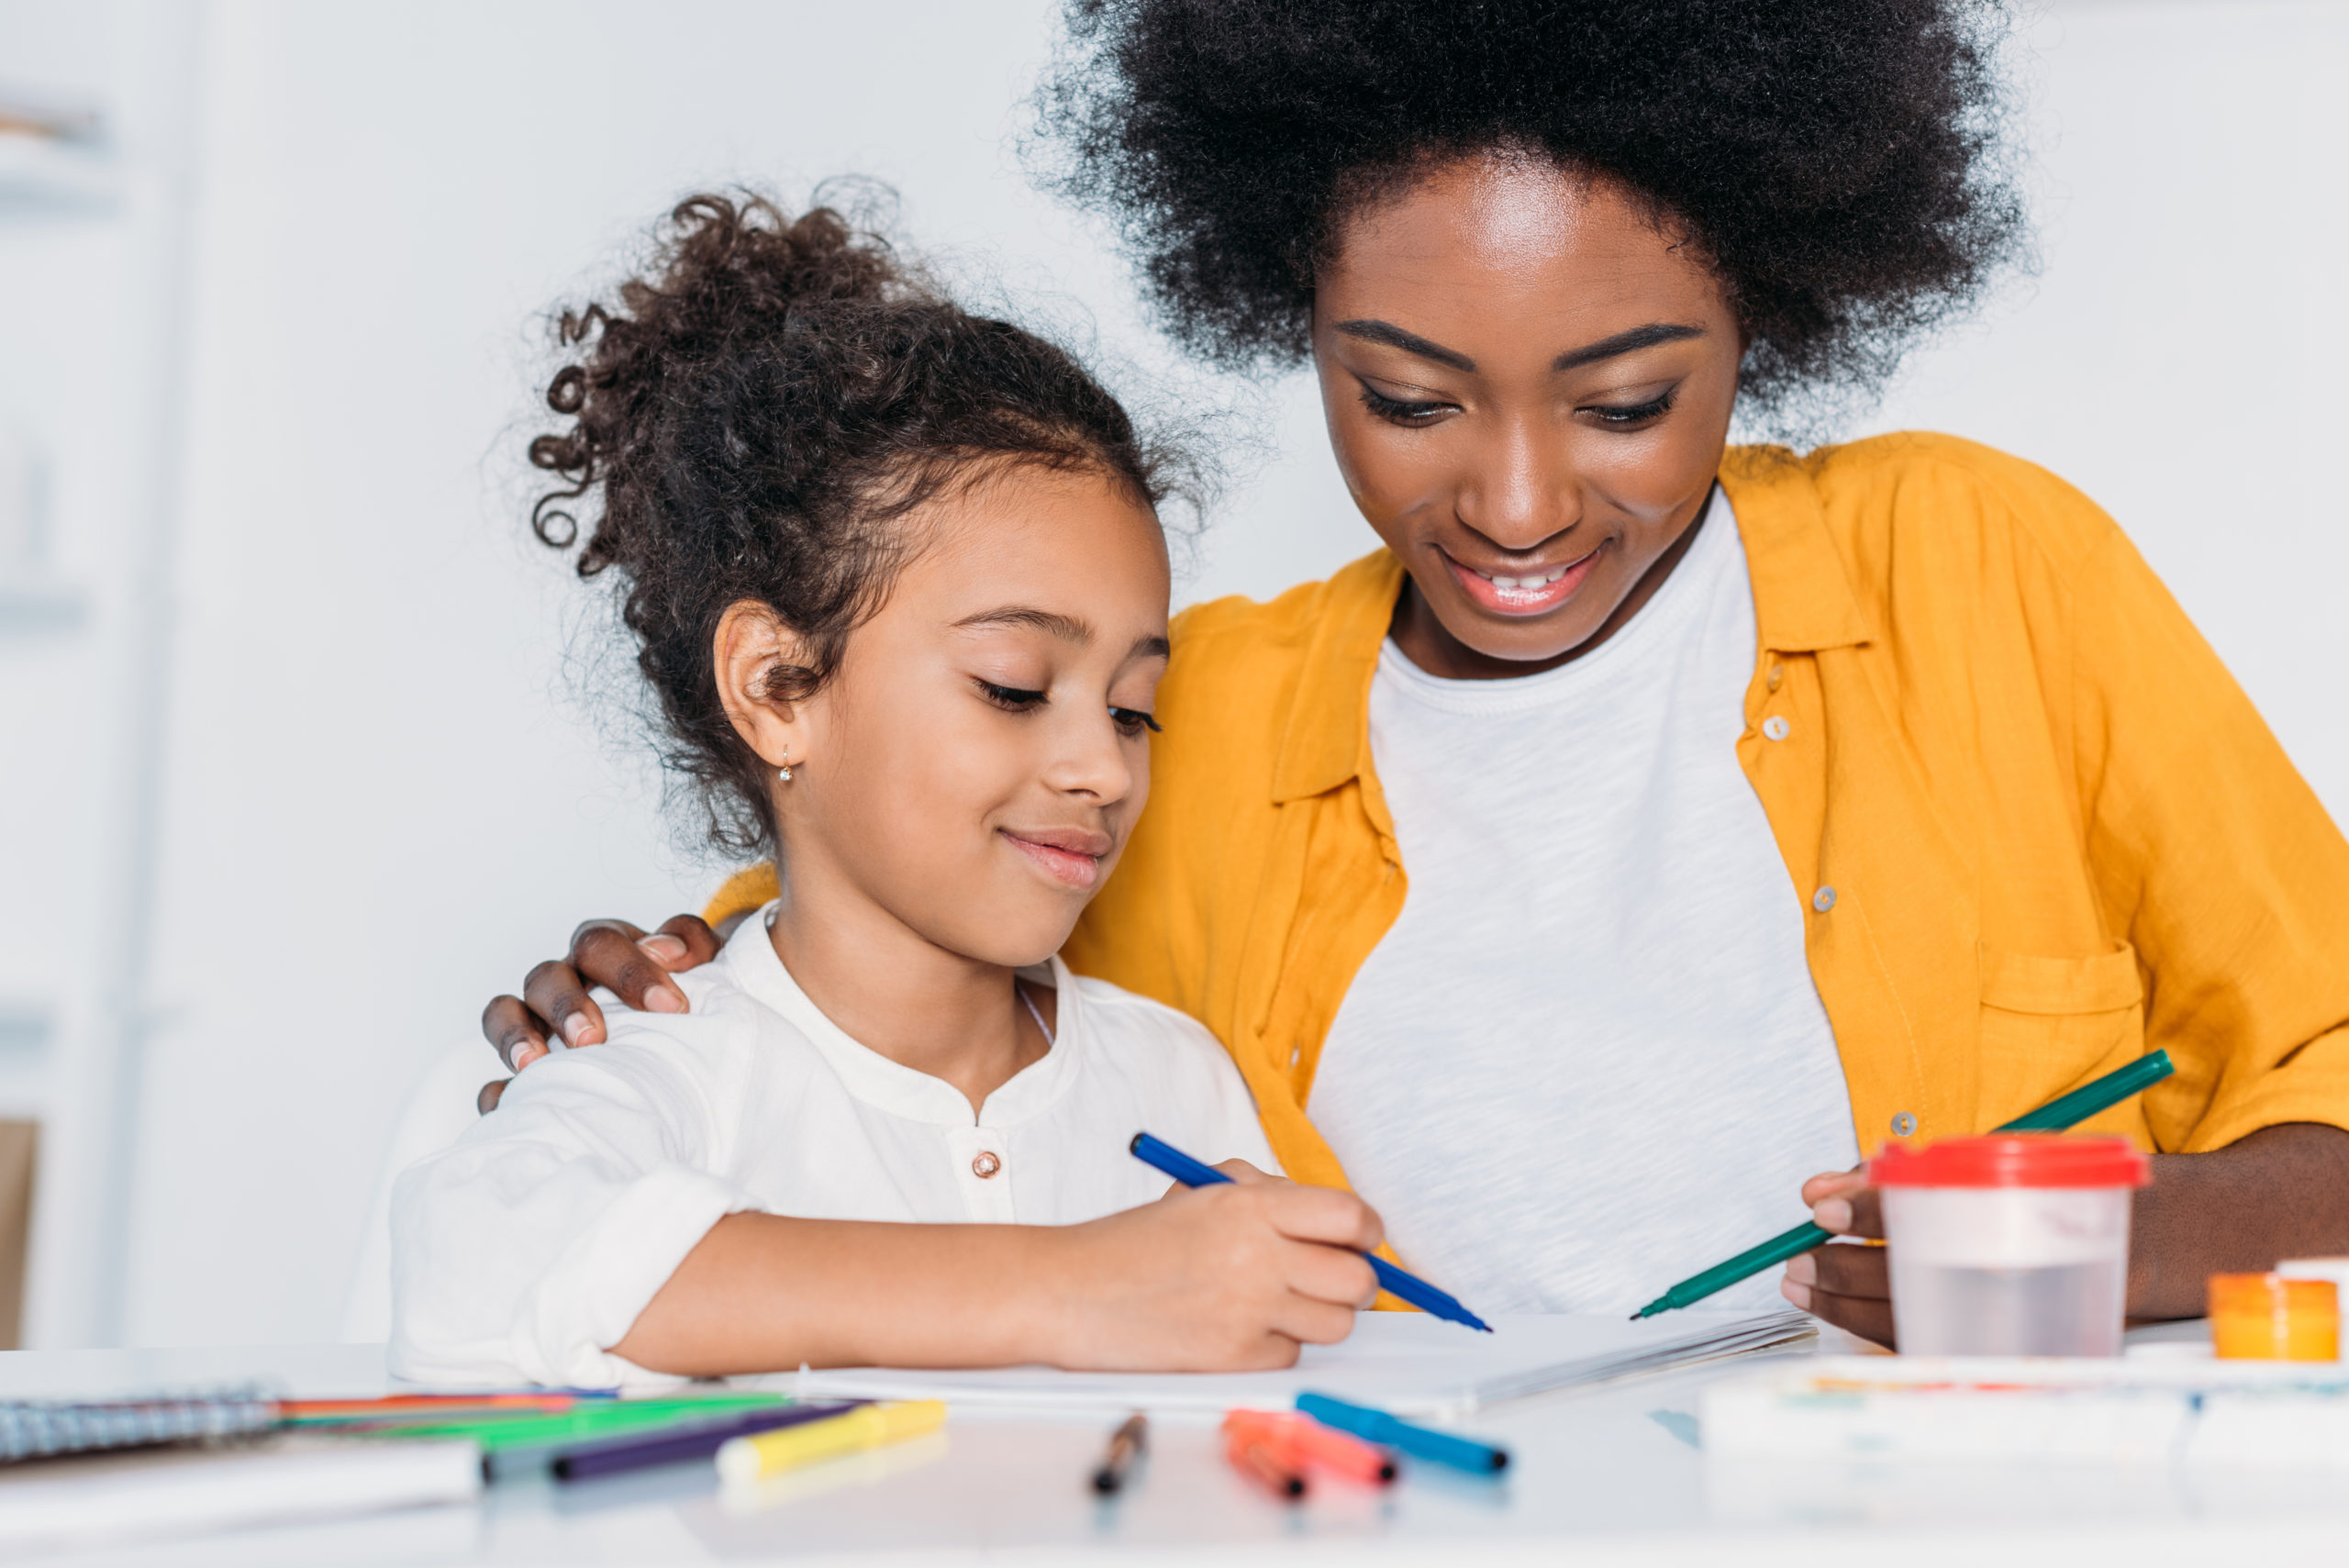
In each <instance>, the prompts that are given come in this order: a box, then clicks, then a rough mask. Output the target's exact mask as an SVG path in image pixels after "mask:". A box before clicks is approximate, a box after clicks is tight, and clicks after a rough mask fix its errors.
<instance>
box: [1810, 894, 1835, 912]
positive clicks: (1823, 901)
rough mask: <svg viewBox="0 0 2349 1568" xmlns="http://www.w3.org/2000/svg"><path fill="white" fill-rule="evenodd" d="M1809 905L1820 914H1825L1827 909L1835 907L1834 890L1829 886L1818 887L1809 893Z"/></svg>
mask: <svg viewBox="0 0 2349 1568" xmlns="http://www.w3.org/2000/svg"><path fill="white" fill-rule="evenodd" d="M1810 906H1811V907H1812V908H1814V909H1816V910H1818V911H1819V912H1820V914H1822V915H1824V914H1826V913H1827V911H1829V910H1830V909H1832V908H1834V907H1835V890H1834V889H1833V888H1831V887H1822V888H1820V890H1819V891H1818V892H1816V893H1814V894H1812V895H1810Z"/></svg>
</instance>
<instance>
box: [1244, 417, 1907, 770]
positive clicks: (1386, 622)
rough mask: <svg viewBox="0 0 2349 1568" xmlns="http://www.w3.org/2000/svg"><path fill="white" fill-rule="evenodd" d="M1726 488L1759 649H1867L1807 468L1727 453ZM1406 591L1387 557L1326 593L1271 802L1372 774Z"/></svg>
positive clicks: (1763, 451)
mask: <svg viewBox="0 0 2349 1568" xmlns="http://www.w3.org/2000/svg"><path fill="white" fill-rule="evenodd" d="M1720 482H1721V488H1722V489H1723V490H1724V491H1726V492H1728V495H1729V503H1730V507H1731V510H1732V511H1734V512H1735V513H1736V514H1737V527H1738V537H1739V539H1740V540H1741V541H1742V543H1743V544H1744V546H1745V560H1746V567H1747V570H1748V572H1749V573H1751V575H1752V577H1753V617H1754V621H1755V623H1756V625H1757V626H1758V628H1760V631H1761V640H1762V646H1763V648H1765V649H1768V650H1773V651H1778V652H1783V653H1803V652H1816V651H1818V650H1820V649H1822V648H1843V647H1849V646H1851V645H1853V644H1854V643H1861V642H1866V641H1868V640H1869V639H1871V638H1872V637H1873V636H1874V630H1873V628H1871V627H1870V626H1869V624H1868V619H1867V617H1866V615H1865V613H1864V612H1863V611H1862V610H1861V608H1860V604H1859V601H1858V599H1857V598H1855V597H1854V595H1853V593H1852V584H1851V579H1850V578H1849V577H1848V576H1846V575H1845V574H1844V572H1843V562H1842V556H1841V555H1840V554H1838V553H1837V551H1836V549H1835V541H1834V539H1833V538H1832V537H1831V536H1830V535H1829V533H1828V531H1827V519H1826V516H1825V514H1824V513H1823V512H1822V511H1821V510H1820V505H1819V491H1818V487H1817V486H1816V485H1815V484H1813V483H1812V481H1811V473H1810V468H1809V464H1807V463H1805V462H1802V461H1801V460H1800V459H1798V458H1797V457H1796V456H1795V455H1794V454H1793V453H1792V452H1790V451H1788V450H1787V449H1786V448H1784V447H1731V448H1730V449H1729V450H1728V451H1727V452H1725V453H1723V454H1722V458H1721V467H1720ZM1402 588H1403V563H1402V562H1400V561H1397V559H1396V558H1395V557H1394V555H1392V554H1391V553H1389V552H1388V551H1386V550H1375V551H1373V552H1372V553H1371V554H1369V555H1366V556H1364V557H1363V558H1362V559H1361V560H1360V561H1356V562H1353V563H1352V564H1350V565H1348V566H1345V567H1343V568H1342V569H1341V570H1340V571H1339V572H1338V573H1337V574H1336V575H1335V576H1333V577H1331V578H1330V580H1329V581H1328V582H1327V583H1325V584H1322V586H1321V608H1320V613H1319V615H1317V616H1315V617H1312V619H1311V620H1310V622H1309V623H1308V626H1309V629H1308V633H1307V636H1308V647H1307V649H1306V653H1305V659H1304V667H1303V669H1302V671H1301V672H1300V673H1299V674H1298V677H1297V695H1296V698H1295V700H1294V701H1293V702H1292V703H1291V704H1290V705H1289V712H1288V728H1287V731H1286V734H1284V735H1283V737H1282V739H1281V751H1280V757H1279V760H1278V761H1277V762H1275V764H1274V768H1273V800H1274V801H1275V804H1279V803H1282V802H1286V801H1292V800H1303V799H1306V798H1308V797H1309V796H1312V795H1324V794H1327V793H1328V792H1329V791H1330V790H1333V789H1336V788H1337V787H1338V786H1339V785H1341V784H1345V783H1347V782H1348V781H1350V780H1353V779H1355V778H1366V777H1368V776H1369V774H1370V682H1371V677H1372V676H1373V675H1374V674H1375V673H1377V670H1378V651H1379V648H1380V647H1381V645H1383V644H1384V643H1385V642H1386V630H1387V628H1388V627H1389V626H1390V625H1391V624H1392V623H1393V621H1394V618H1395V597H1396V595H1397V594H1399V593H1401V592H1402Z"/></svg>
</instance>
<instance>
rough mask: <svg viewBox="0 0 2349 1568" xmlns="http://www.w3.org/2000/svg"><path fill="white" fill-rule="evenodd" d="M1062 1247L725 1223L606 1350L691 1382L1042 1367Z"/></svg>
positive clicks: (825, 1226) (881, 1227)
mask: <svg viewBox="0 0 2349 1568" xmlns="http://www.w3.org/2000/svg"><path fill="white" fill-rule="evenodd" d="M1064 1236H1065V1232H1062V1231H1056V1230H1053V1229H1046V1228H1043V1227H1038V1226H1021V1225H895V1224H880V1223H874V1222H867V1221H856V1220H838V1219H794V1218H788V1217H785V1216H782V1215H774V1214H729V1215H728V1216H727V1217H726V1218H723V1219H721V1220H719V1221H718V1223H717V1224H716V1225H714V1226H712V1227H710V1229H709V1232H708V1234H707V1235H705V1236H704V1237H703V1238H702V1239H701V1241H700V1243H699V1244H698V1245H697V1246H696V1247H695V1248H694V1250H693V1251H691V1252H689V1253H687V1254H686V1256H685V1262H682V1263H680V1264H678V1265H677V1270H676V1272H675V1273H673V1274H671V1275H670V1276H669V1278H668V1281H667V1282H666V1283H665V1284H662V1287H661V1289H660V1291H659V1293H658V1294H656V1295H655V1296H653V1298H652V1300H651V1302H650V1303H648V1304H647V1305H646V1307H645V1308H644V1310H643V1311H642V1312H641V1313H640V1314H639V1315H638V1317H637V1319H636V1321H635V1323H633V1324H632V1325H630V1326H629V1331H628V1334H627V1336H626V1337H625V1338H623V1339H622V1340H620V1341H619V1342H618V1344H615V1345H613V1346H611V1347H610V1349H611V1350H612V1351H613V1352H614V1353H616V1354H618V1355H621V1356H625V1357H626V1358H628V1359H629V1361H631V1362H635V1363H636V1364H637V1365H639V1366H640V1367H644V1368H646V1369H647V1370H648V1371H652V1372H665V1373H679V1374H683V1375H686V1376H696V1377H716V1376H724V1375H728V1374H730V1373H756V1372H775V1371H783V1370H787V1369H789V1368H793V1367H798V1366H950V1365H958V1366H973V1365H981V1366H985V1365H1011V1364H1014V1363H1017V1362H1030V1361H1043V1360H1048V1359H1050V1357H1049V1355H1048V1354H1047V1353H1046V1350H1047V1347H1048V1346H1049V1345H1050V1343H1051V1341H1052V1335H1053V1333H1054V1330H1055V1317H1056V1314H1055V1311H1054V1304H1055V1302H1056V1300H1058V1299H1060V1298H1061V1297H1062V1295H1063V1293H1062V1292H1061V1291H1060V1290H1058V1289H1057V1288H1056V1280H1057V1276H1058V1273H1059V1270H1058V1259H1057V1256H1056V1253H1057V1252H1058V1251H1062V1250H1063V1249H1064V1244H1065V1243H1064V1240H1063V1239H1064Z"/></svg>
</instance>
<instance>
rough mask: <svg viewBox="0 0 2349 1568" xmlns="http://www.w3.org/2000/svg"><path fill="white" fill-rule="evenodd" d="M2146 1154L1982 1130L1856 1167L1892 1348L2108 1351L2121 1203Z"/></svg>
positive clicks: (2125, 1215) (2118, 1145) (2116, 1295)
mask: <svg viewBox="0 0 2349 1568" xmlns="http://www.w3.org/2000/svg"><path fill="white" fill-rule="evenodd" d="M2151 1179H2152V1162H2151V1161H2149V1160H2147V1159H2146V1158H2145V1156H2144V1155H2143V1154H2141V1153H2139V1152H2138V1151H2137V1150H2136V1149H2135V1148H2134V1147H2133V1146H2132V1145H2131V1143H2130V1142H2129V1140H2127V1139H2125V1138H2068V1137H2065V1136H2063V1135H2061V1134H2058V1133H2032V1132H2019V1133H1992V1134H1990V1135H1988V1136H1987V1137H1983V1138H1948V1139H1943V1140H1940V1141H1938V1142H1935V1143H1930V1144H1926V1145H1924V1146H1923V1147H1921V1148H1914V1149H1911V1148H1904V1147H1902V1146H1899V1145H1894V1146H1892V1147H1889V1148H1887V1149H1886V1150H1885V1151H1883V1152H1882V1153H1880V1154H1878V1155H1877V1156H1876V1158H1875V1159H1873V1160H1871V1161H1869V1162H1868V1180H1869V1181H1870V1182H1871V1183H1872V1184H1875V1186H1876V1188H1877V1189H1878V1191H1879V1193H1880V1195H1881V1196H1882V1198H1883V1201H1884V1232H1885V1240H1886V1242H1887V1245H1888V1246H1889V1247H1890V1249H1891V1259H1892V1323H1893V1332H1894V1333H1895V1334H1896V1335H1897V1336H1898V1339H1899V1341H1900V1350H1901V1351H1902V1352H1903V1353H1904V1354H1909V1355H1927V1356H2117V1355H2119V1354H2120V1353H2121V1317H2122V1312H2123V1308H2124V1306H2125V1304H2126V1298H2127V1293H2128V1282H2129V1197H2130V1194H2131V1193H2132V1192H2133V1191H2134V1190H2135V1189H2136V1188H2138V1187H2142V1186H2143V1185H2144V1184H2146V1183H2147V1182H2148V1181H2149V1180H2151Z"/></svg>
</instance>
